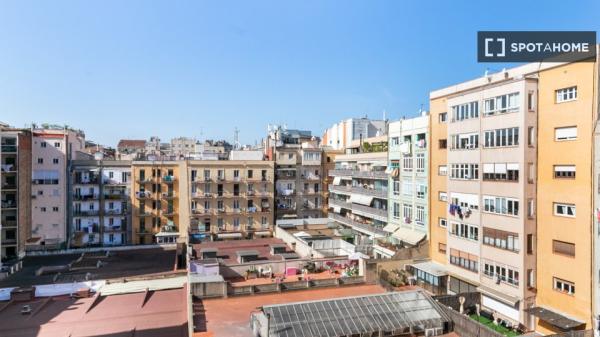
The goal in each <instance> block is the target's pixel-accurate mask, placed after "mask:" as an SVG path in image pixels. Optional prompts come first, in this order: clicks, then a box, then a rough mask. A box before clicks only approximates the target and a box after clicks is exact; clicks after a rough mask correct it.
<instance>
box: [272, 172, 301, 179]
mask: <svg viewBox="0 0 600 337" xmlns="http://www.w3.org/2000/svg"><path fill="white" fill-rule="evenodd" d="M275 179H277V180H296V173H295V172H294V174H283V173H279V174H276V175H275Z"/></svg>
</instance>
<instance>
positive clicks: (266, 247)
mask: <svg viewBox="0 0 600 337" xmlns="http://www.w3.org/2000/svg"><path fill="white" fill-rule="evenodd" d="M284 244H285V242H284V241H283V240H281V239H277V238H260V239H252V240H228V241H206V242H202V243H198V244H193V245H192V246H193V248H194V250H195V251H196V256H198V257H201V256H202V251H203V250H204V249H217V250H218V251H217V258H218V259H219V261H220V262H222V263H224V264H225V265H235V264H240V263H239V262H238V261H237V257H238V256H239V255H240V254H242V256H246V255H255V256H258V260H263V261H282V260H283V258H282V257H281V256H279V255H271V245H284ZM198 261H201V260H198Z"/></svg>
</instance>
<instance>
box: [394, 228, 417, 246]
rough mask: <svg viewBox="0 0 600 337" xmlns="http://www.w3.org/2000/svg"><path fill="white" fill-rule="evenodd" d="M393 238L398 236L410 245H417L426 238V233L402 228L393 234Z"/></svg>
mask: <svg viewBox="0 0 600 337" xmlns="http://www.w3.org/2000/svg"><path fill="white" fill-rule="evenodd" d="M392 237H393V238H396V239H398V240H400V241H402V242H405V243H408V244H409V245H413V246H416V245H417V244H418V243H419V242H421V240H423V239H424V238H425V233H422V232H417V231H414V230H411V229H405V228H401V229H399V230H397V231H395V232H394V233H393V234H392Z"/></svg>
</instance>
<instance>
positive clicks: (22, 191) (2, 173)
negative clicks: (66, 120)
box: [0, 124, 31, 266]
mask: <svg viewBox="0 0 600 337" xmlns="http://www.w3.org/2000/svg"><path fill="white" fill-rule="evenodd" d="M30 179H31V132H30V131H29V130H24V129H15V128H11V127H9V126H8V125H4V124H1V125H0V266H1V265H2V263H3V262H5V261H9V260H12V259H15V258H18V257H22V256H23V255H24V254H25V246H26V242H27V239H29V237H30V235H31V227H30V224H31V184H30Z"/></svg>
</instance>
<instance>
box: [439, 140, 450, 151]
mask: <svg viewBox="0 0 600 337" xmlns="http://www.w3.org/2000/svg"><path fill="white" fill-rule="evenodd" d="M438 144H439V148H440V149H445V148H447V147H448V140H446V139H440V140H438Z"/></svg>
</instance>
